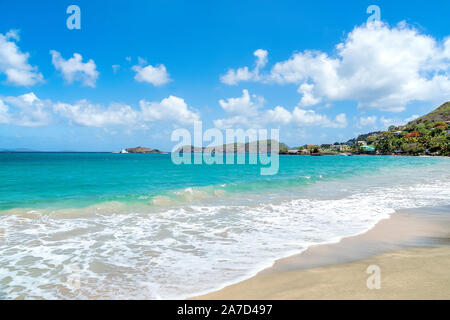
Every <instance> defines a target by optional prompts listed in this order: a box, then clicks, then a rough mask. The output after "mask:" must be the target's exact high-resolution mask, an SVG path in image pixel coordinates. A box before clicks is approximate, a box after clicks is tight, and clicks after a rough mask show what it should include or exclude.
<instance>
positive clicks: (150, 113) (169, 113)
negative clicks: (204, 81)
mask: <svg viewBox="0 0 450 320" xmlns="http://www.w3.org/2000/svg"><path fill="white" fill-rule="evenodd" d="M139 106H140V107H141V115H142V118H143V120H144V121H149V122H154V121H168V122H172V123H177V124H185V125H191V124H193V123H194V121H198V120H200V115H199V114H198V113H197V112H196V111H194V110H193V109H192V108H190V107H189V106H188V105H187V104H186V102H185V101H184V100H183V99H182V98H178V97H174V96H169V97H168V98H165V99H163V100H162V101H161V102H148V101H145V100H141V101H139Z"/></svg>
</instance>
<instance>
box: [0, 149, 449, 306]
mask: <svg viewBox="0 0 450 320" xmlns="http://www.w3.org/2000/svg"><path fill="white" fill-rule="evenodd" d="M279 167H280V168H279V172H278V174H277V175H274V176H261V175H260V168H259V166H257V165H206V164H202V165H174V164H172V162H171V160H170V155H160V154H102V153H97V154H96V153H86V154H83V153H73V154H69V153H61V154H58V153H15V154H6V153H4V154H2V153H0V181H1V183H0V295H1V294H2V295H3V297H4V298H27V299H35V298H80V299H83V298H149V299H154V298H183V297H187V296H190V295H194V294H198V293H200V292H205V291H209V290H212V289H216V288H219V287H222V286H223V285H225V284H228V283H231V282H235V281H237V280H240V279H243V278H246V277H248V276H250V275H252V274H254V273H255V272H257V271H258V270H260V269H261V268H263V267H266V266H269V265H270V264H271V263H272V262H273V261H274V259H276V258H280V257H283V256H286V255H290V254H292V253H296V252H299V251H301V250H303V249H305V248H306V247H308V246H309V245H311V244H317V243H324V242H331V241H337V240H339V239H340V238H342V237H343V236H349V235H353V234H357V233H360V232H364V231H365V230H367V229H368V228H370V227H371V226H373V225H374V224H375V223H376V222H377V221H379V220H380V219H382V218H385V217H387V216H388V215H389V214H391V213H393V212H394V210H396V209H399V208H411V207H422V206H433V205H448V204H450V170H449V169H450V159H444V158H426V157H377V156H353V157H343V156H322V157H310V156H281V157H280V164H279Z"/></svg>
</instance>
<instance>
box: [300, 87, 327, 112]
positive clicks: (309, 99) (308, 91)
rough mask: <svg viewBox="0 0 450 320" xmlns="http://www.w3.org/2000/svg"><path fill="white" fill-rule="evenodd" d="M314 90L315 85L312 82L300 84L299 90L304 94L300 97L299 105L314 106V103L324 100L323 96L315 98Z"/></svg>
mask: <svg viewBox="0 0 450 320" xmlns="http://www.w3.org/2000/svg"><path fill="white" fill-rule="evenodd" d="M313 90H314V85H312V84H308V83H303V84H302V85H300V87H299V88H298V90H297V91H298V92H299V93H301V94H302V95H303V97H302V98H301V99H300V103H299V105H300V106H301V107H309V106H313V105H316V104H318V103H319V102H320V101H322V99H321V98H315V97H314V96H313Z"/></svg>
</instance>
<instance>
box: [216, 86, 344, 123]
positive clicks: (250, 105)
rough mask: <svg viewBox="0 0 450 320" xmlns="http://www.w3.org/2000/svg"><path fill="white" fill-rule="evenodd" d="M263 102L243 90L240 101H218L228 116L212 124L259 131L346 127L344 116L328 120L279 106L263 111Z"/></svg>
mask: <svg viewBox="0 0 450 320" xmlns="http://www.w3.org/2000/svg"><path fill="white" fill-rule="evenodd" d="M252 98H253V99H252ZM254 100H256V101H254ZM263 102H264V99H263V98H262V97H258V96H256V95H252V96H251V95H250V94H249V93H248V91H247V90H243V92H242V97H238V98H229V99H227V100H226V101H225V100H220V101H219V104H220V105H221V106H222V108H223V109H224V110H225V112H226V113H227V114H229V115H231V116H230V117H228V118H225V119H217V120H214V125H215V126H216V127H217V128H219V129H227V128H233V127H252V128H258V127H263V126H269V125H272V124H275V125H292V126H294V127H305V126H321V127H329V128H344V127H346V126H347V118H346V115H345V114H344V113H341V114H339V115H337V116H336V117H335V119H330V118H329V117H328V116H326V115H323V114H318V113H316V112H315V111H314V110H305V109H303V108H300V107H295V108H294V109H293V110H292V111H289V110H287V109H285V108H284V107H282V106H276V107H275V108H273V109H265V110H262V109H261V107H262V104H263Z"/></svg>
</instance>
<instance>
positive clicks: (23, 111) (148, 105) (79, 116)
mask: <svg viewBox="0 0 450 320" xmlns="http://www.w3.org/2000/svg"><path fill="white" fill-rule="evenodd" d="M56 118H57V119H60V120H66V121H68V122H69V123H70V124H74V125H80V126H87V127H99V128H107V127H114V126H122V127H128V128H139V127H141V128H144V127H146V124H147V123H155V122H164V123H166V124H172V125H174V126H176V125H192V124H193V123H194V121H198V120H200V114H199V113H198V112H197V111H195V110H194V109H192V108H191V107H189V106H188V105H187V104H186V102H185V101H184V100H183V99H182V98H178V97H175V96H169V97H168V98H165V99H163V100H161V101H160V102H149V101H145V100H141V101H140V102H139V107H138V108H133V107H131V106H129V105H126V104H122V103H111V104H110V105H109V106H107V107H105V106H103V105H99V104H93V103H91V102H89V101H88V100H80V101H77V102H76V103H65V102H56V103H54V102H52V101H50V100H40V99H39V98H38V97H36V95H35V94H34V93H32V92H31V93H27V94H24V95H21V96H18V97H0V124H9V125H16V126H29V127H35V126H44V125H47V124H49V123H51V122H52V121H53V120H54V119H56Z"/></svg>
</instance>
